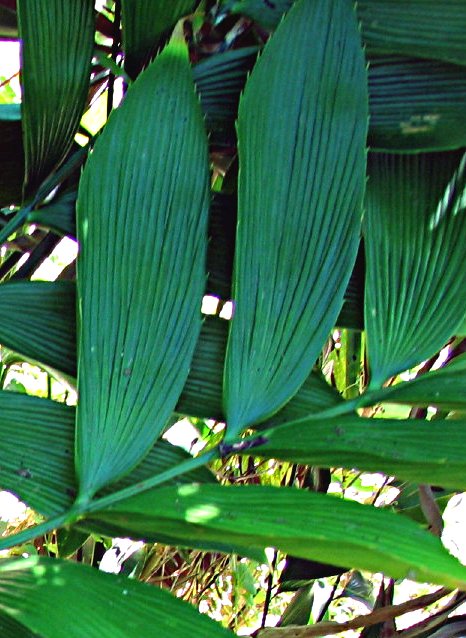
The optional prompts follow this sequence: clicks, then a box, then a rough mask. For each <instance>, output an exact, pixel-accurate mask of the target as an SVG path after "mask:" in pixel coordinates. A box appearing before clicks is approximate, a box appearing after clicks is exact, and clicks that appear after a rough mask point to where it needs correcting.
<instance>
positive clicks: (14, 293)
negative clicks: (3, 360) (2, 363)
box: [0, 281, 76, 375]
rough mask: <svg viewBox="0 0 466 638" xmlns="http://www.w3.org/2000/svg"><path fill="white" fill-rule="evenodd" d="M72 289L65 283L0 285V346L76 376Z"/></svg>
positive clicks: (22, 282) (69, 283)
mask: <svg viewBox="0 0 466 638" xmlns="http://www.w3.org/2000/svg"><path fill="white" fill-rule="evenodd" d="M75 299H76V295H75V286H74V284H73V283H71V282H67V281H54V282H45V281H11V282H7V283H4V284H1V285H0V343H2V344H3V345H4V346H7V348H10V349H11V350H14V351H15V352H19V353H20V354H22V355H24V356H25V357H27V358H29V359H33V360H35V361H39V362H40V363H42V364H44V365H46V366H50V367H52V368H55V369H57V370H59V371H61V372H64V373H65V374H69V375H76V345H75V344H76V318H75V317H76V310H75Z"/></svg>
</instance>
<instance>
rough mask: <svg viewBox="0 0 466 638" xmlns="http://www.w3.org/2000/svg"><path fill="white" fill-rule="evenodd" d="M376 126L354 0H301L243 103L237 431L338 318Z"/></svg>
mask: <svg viewBox="0 0 466 638" xmlns="http://www.w3.org/2000/svg"><path fill="white" fill-rule="evenodd" d="M309 42H312V43H313V46H312V47H310V46H309ZM366 130H367V82H366V74H365V62H364V56H363V52H362V48H361V43H360V38H359V31H358V27H357V22H356V18H355V16H354V15H353V4H352V2H350V1H348V2H346V1H344V2H339V3H333V2H328V1H327V0H316V1H315V2H305V1H302V0H301V1H298V2H297V3H296V4H295V5H294V7H293V8H292V9H291V10H290V11H289V13H288V14H287V16H286V18H285V19H284V21H283V22H282V23H281V25H280V27H279V29H277V31H276V33H275V34H274V36H273V37H272V38H271V39H270V40H269V42H268V44H267V45H266V47H265V49H264V53H263V54H262V56H261V57H260V59H259V61H258V63H257V64H256V66H255V68H254V70H253V72H252V74H251V76H250V79H249V81H248V83H247V86H246V89H245V92H244V95H243V98H242V100H241V104H240V114H239V121H238V138H239V157H240V178H239V194H238V198H239V199H238V230H237V241H236V255H235V274H234V299H235V314H234V318H233V320H232V322H231V324H232V325H231V330H230V335H229V342H228V349H227V356H226V362H225V378H224V405H225V412H226V416H227V423H228V430H227V437H229V438H230V439H231V438H234V437H235V435H236V434H237V433H238V431H240V430H242V429H244V428H245V427H247V426H248V425H251V424H253V423H255V422H257V421H261V420H264V419H265V418H266V417H268V416H270V415H271V414H273V413H274V412H276V411H277V410H278V409H279V408H280V407H281V406H283V405H284V404H285V403H286V402H287V401H288V400H289V399H290V398H291V397H292V396H293V394H295V393H296V391H297V390H298V388H299V387H300V385H301V384H302V383H303V381H304V380H305V379H306V377H307V376H308V375H309V373H310V371H311V369H312V366H313V364H314V362H315V360H316V358H317V355H318V353H319V351H320V349H321V347H322V344H323V342H324V340H325V338H326V337H327V335H328V333H329V331H330V329H331V328H332V326H334V324H335V320H336V318H337V316H338V312H339V311H340V308H341V306H342V302H343V295H344V291H345V288H346V284H347V283H348V280H349V277H350V274H351V270H352V267H353V264H354V260H355V258H356V253H357V249H358V243H359V231H360V216H361V198H362V194H363V189H364V183H365V152H364V145H365V139H366Z"/></svg>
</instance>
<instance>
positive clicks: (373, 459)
mask: <svg viewBox="0 0 466 638" xmlns="http://www.w3.org/2000/svg"><path fill="white" fill-rule="evenodd" d="M465 429H466V421H446V420H440V419H439V420H435V421H423V420H415V419H408V420H395V419H363V418H361V417H358V416H346V417H339V418H334V419H329V418H322V419H319V418H318V417H308V418H303V419H299V420H297V421H296V422H291V423H287V424H286V425H282V426H281V427H278V428H275V429H272V430H267V431H265V432H263V436H264V437H265V439H266V443H264V445H261V446H260V447H257V448H254V454H255V455H257V456H260V457H263V458H274V459H280V460H282V461H290V462H292V463H302V464H303V465H315V466H318V467H346V468H349V469H352V468H356V469H359V470H363V471H369V472H383V473H384V474H388V475H393V476H397V477H398V478H400V479H405V480H407V481H416V482H418V483H427V484H429V485H430V484H434V485H442V486H445V487H452V488H454V489H466V440H465V436H464V432H465ZM248 453H249V454H250V453H251V452H250V451H249V452H248Z"/></svg>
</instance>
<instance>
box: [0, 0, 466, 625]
mask: <svg viewBox="0 0 466 638" xmlns="http://www.w3.org/2000/svg"><path fill="white" fill-rule="evenodd" d="M0 5H1V6H2V7H3V9H2V13H0V18H1V19H2V20H3V21H4V22H5V25H6V26H5V30H4V35H6V36H8V37H13V38H15V37H19V38H20V39H21V41H22V70H21V82H22V103H21V111H19V108H18V107H17V106H15V105H11V104H8V105H2V104H0V127H1V130H2V138H1V139H2V140H5V141H4V142H2V152H1V154H0V162H1V173H0V198H1V205H2V206H4V208H3V211H2V224H3V225H2V228H1V230H0V242H2V243H3V244H4V246H5V250H4V254H3V258H2V264H1V266H0V276H1V277H2V283H1V284H0V301H1V306H0V308H1V312H2V321H1V322H0V342H1V343H2V344H3V346H4V357H3V366H4V370H3V375H2V378H3V379H4V380H5V378H6V377H5V373H6V371H7V369H8V367H9V366H11V364H12V362H13V361H17V360H18V356H19V355H17V354H15V353H20V355H21V357H22V360H25V361H32V362H35V363H39V365H41V366H42V367H43V369H45V370H46V371H47V373H48V374H49V375H50V377H54V378H56V379H59V380H60V381H61V383H62V384H64V385H65V386H66V387H68V388H71V389H73V388H77V390H78V392H79V400H78V404H77V406H73V405H68V404H67V401H66V396H63V397H61V400H58V399H59V398H58V397H52V394H51V393H50V396H49V397H48V398H38V397H34V396H29V395H28V394H24V393H18V392H11V391H9V390H2V391H1V392H0V436H1V442H2V445H1V448H0V485H1V487H2V488H4V489H7V490H10V491H12V492H13V493H15V494H17V495H18V496H19V497H20V498H21V499H22V500H23V501H24V502H25V503H27V504H28V505H29V506H30V507H31V508H33V509H34V510H35V511H36V512H37V513H38V514H40V515H41V516H42V517H43V518H42V519H41V521H40V522H39V523H38V524H37V525H35V526H32V527H30V526H28V527H27V528H26V529H23V530H21V531H17V532H16V533H13V534H10V535H7V536H4V537H3V538H2V539H1V540H0V548H1V549H7V548H11V547H14V546H18V545H19V546H21V545H22V544H24V543H28V542H30V541H31V540H33V539H34V538H49V539H50V536H47V535H50V534H51V533H52V532H53V531H54V530H58V531H57V532H56V540H57V543H56V545H55V546H54V547H55V550H56V553H58V554H59V556H58V557H54V558H52V557H46V556H41V555H37V556H31V557H29V558H26V559H25V558H16V557H8V558H7V557H5V558H4V559H2V561H1V562H0V590H1V598H0V627H2V629H3V631H4V634H5V635H6V636H41V637H44V638H49V637H50V638H52V637H53V638H55V637H61V636H66V637H69V636H83V635H88V636H109V637H110V636H111V637H112V638H113V637H115V636H125V637H132V636H134V637H139V636H140V635H143V633H144V634H148V635H157V636H168V635H170V636H175V637H177V638H181V637H183V636H191V635H192V634H193V632H196V633H197V634H198V635H208V636H213V637H215V636H227V635H232V634H231V632H230V631H228V630H227V629H225V628H223V627H222V626H221V625H220V624H218V623H216V622H214V621H213V620H211V619H209V618H207V617H206V616H203V615H201V614H199V613H198V612H197V611H196V610H195V609H193V608H192V607H191V606H190V605H188V604H186V603H184V602H183V601H180V600H177V599H176V598H175V597H174V596H171V595H170V594H169V593H167V592H165V591H163V590H161V589H159V588H156V587H150V586H149V585H146V584H144V583H141V582H138V580H137V579H136V578H133V579H129V578H127V577H126V576H123V575H120V576H114V575H107V574H103V573H102V572H99V571H97V570H93V569H91V568H89V567H87V566H85V565H79V564H77V563H76V562H75V561H72V560H66V557H67V556H70V555H73V554H74V553H75V551H76V550H77V549H78V548H79V547H80V546H82V545H83V543H85V541H86V539H87V538H88V536H89V534H94V535H95V534H98V535H101V536H103V537H117V536H118V537H122V536H123V537H130V538H133V539H136V540H144V541H145V542H147V543H158V544H165V545H168V546H174V547H177V548H189V549H195V550H202V551H208V552H215V553H217V554H218V553H229V554H235V555H238V556H243V557H250V558H252V559H255V560H257V561H259V562H261V561H264V560H265V557H264V549H265V548H267V547H274V548H277V549H278V550H280V551H282V552H284V553H286V554H287V555H289V557H290V561H291V562H292V561H293V560H301V559H307V560H308V561H317V563H316V562H314V563H309V564H308V571H307V577H306V579H305V580H306V584H308V582H309V580H312V579H313V578H315V577H316V574H317V573H324V572H325V568H323V566H322V564H321V563H324V564H333V565H336V566H337V568H336V570H337V572H338V571H339V572H341V571H343V570H346V569H357V570H366V571H369V572H383V573H385V574H387V575H388V576H390V577H392V578H394V579H403V578H410V579H412V580H418V581H421V582H422V581H425V582H429V583H433V584H438V585H442V586H443V587H445V588H446V589H441V590H440V593H439V592H436V593H435V594H434V597H435V596H437V597H440V596H445V595H446V593H448V591H449V590H455V589H458V590H460V591H461V592H462V591H465V590H466V568H465V567H463V566H462V565H461V564H460V563H459V562H458V561H457V560H456V559H455V558H453V557H452V556H451V555H450V554H449V553H448V552H447V550H446V549H445V548H444V547H443V545H442V543H441V541H440V539H439V538H438V533H439V531H440V530H439V508H440V507H442V504H443V503H444V502H445V500H446V501H448V498H449V497H450V496H451V495H452V494H454V493H455V492H458V491H461V490H464V489H465V487H466V479H465V477H466V472H465V470H466V460H465V458H466V455H465V449H466V440H465V435H464V428H465V427H466V417H465V416H464V410H465V409H466V394H465V392H464V390H465V380H466V358H465V357H466V354H465V353H464V350H465V348H464V341H463V340H462V334H463V333H464V323H465V322H464V319H465V315H466V304H465V299H464V295H463V294H462V293H463V291H464V289H465V286H466V268H465V265H464V255H463V253H464V245H465V242H466V223H465V217H464V209H465V200H464V189H465V171H466V166H465V157H464V151H463V147H464V146H465V145H466V127H465V121H466V120H465V118H464V113H465V106H466V72H465V70H464V65H465V64H466V54H465V51H466V46H465V45H466V5H465V4H464V2H463V0H448V1H444V2H442V3H439V2H434V1H433V0H406V1H405V2H403V3H402V4H400V2H399V1H398V0H383V1H382V0H360V1H359V2H358V5H357V8H356V9H357V10H356V11H355V7H354V6H353V3H352V2H351V1H350V0H332V1H329V0H297V1H296V2H294V3H293V2H291V1H290V0H288V1H287V2H278V1H277V2H265V1H264V2H259V1H255V0H242V1H239V2H230V1H225V2H223V3H216V2H202V3H199V2H195V1H194V0H185V1H181V0H179V1H177V2H174V1H173V0H171V1H167V0H152V1H151V2H148V1H146V2H138V1H136V0H121V3H120V2H116V3H115V4H114V6H113V5H112V6H109V7H103V8H99V11H98V12H97V14H96V12H95V9H94V3H93V2H92V1H91V0H66V1H64V0H47V1H46V0H36V1H35V2H34V3H31V2H27V1H26V0H17V2H16V4H15V3H14V2H10V1H6V0H2V1H1V2H0ZM198 5H199V6H198ZM285 11H286V15H285V17H284V18H283V19H282V14H283V13H284V12H285ZM2 16H6V17H7V18H8V19H6V18H3V17H2ZM16 16H17V21H18V29H19V31H18V34H16V32H15V18H16ZM95 18H97V19H95ZM181 18H185V19H184V20H183V21H182V22H179V20H180V19H181ZM120 22H121V29H120ZM177 24H178V26H176V25H177ZM271 33H272V35H271ZM120 41H121V45H120ZM120 88H121V90H122V91H123V93H125V97H124V99H123V101H122V103H121V105H119V106H117V107H115V108H113V105H114V104H115V105H116V103H117V98H116V94H117V91H118V90H120ZM240 94H241V97H240ZM102 95H104V96H105V97H104V99H106V103H107V106H108V113H109V118H108V123H105V124H104V125H103V127H102V130H101V131H99V132H98V133H94V134H92V133H91V131H90V130H89V129H88V128H86V125H85V122H86V118H84V119H82V116H83V113H84V112H85V111H87V109H88V108H89V107H90V106H91V105H92V104H94V105H95V104H99V100H100V103H101V101H102ZM199 98H200V99H199ZM77 133H79V136H78V137H76V134H77ZM76 140H79V141H80V144H81V145H80V144H78V143H77V141H76ZM367 149H369V152H368V150H367ZM82 167H83V168H82ZM63 236H68V237H76V238H77V240H78V242H79V247H80V255H79V258H78V263H77V276H76V282H75V281H74V272H73V265H72V266H71V267H69V268H67V269H66V271H65V272H64V274H63V276H62V280H60V281H54V282H42V281H33V280H31V276H32V275H33V274H34V272H35V271H36V270H37V268H38V266H39V265H40V264H41V263H42V262H43V261H44V259H45V258H46V257H48V256H49V255H50V253H51V252H52V250H53V249H54V248H55V246H56V245H57V244H58V243H59V241H60V240H61V238H62V237H63ZM361 238H362V239H361ZM22 254H24V255H26V256H25V257H24V258H23V259H22V260H21V261H20V258H21V256H22ZM206 293H209V294H211V295H214V296H216V297H217V298H218V299H219V300H221V301H222V304H223V303H225V302H227V301H232V302H233V304H232V305H233V317H232V319H231V320H229V321H226V320H224V319H221V318H220V317H219V316H215V317H210V318H208V319H204V321H203V320H202V315H201V312H200V308H201V302H202V299H203V296H204V295H205V294H206ZM75 313H76V315H77V321H76V320H75ZM335 328H336V329H337V330H336V331H335ZM332 335H333V336H332ZM76 344H77V346H76ZM6 348H7V349H8V350H6ZM440 351H442V353H443V362H445V360H446V361H447V363H448V365H441V363H442V361H441V360H440V359H439V352H440ZM434 364H436V365H435V366H434ZM433 367H437V368H438V369H435V370H431V369H432V368H433ZM400 375H403V376H400ZM406 379H409V380H406ZM386 403H391V404H399V405H407V406H409V407H410V409H411V411H410V412H409V418H402V419H396V418H382V419H380V418H375V417H376V416H380V414H379V411H380V405H383V404H386ZM428 408H429V410H428ZM432 414H435V416H432ZM180 415H187V416H189V417H191V418H193V419H198V422H197V423H198V429H199V432H200V438H203V439H204V441H207V444H206V445H205V446H204V449H203V450H202V452H201V453H200V454H197V455H194V454H190V453H188V452H185V451H184V450H182V449H181V448H179V447H176V446H174V445H172V444H169V443H167V442H166V441H164V440H162V439H161V437H162V435H163V434H164V432H165V431H166V429H167V428H168V427H169V426H171V425H172V424H173V423H174V421H176V420H179V418H180ZM452 416H454V417H455V418H452ZM209 419H213V420H214V421H215V423H219V422H222V423H225V424H226V426H225V428H224V429H223V430H221V432H222V434H221V435H219V430H218V428H216V429H215V430H214V429H213V428H212V427H211V426H209V424H210V423H211V421H209ZM243 457H246V458H252V459H253V463H254V459H263V460H264V459H265V460H270V462H273V460H279V461H280V462H287V463H289V464H291V465H292V466H294V468H295V472H294V474H293V476H292V480H291V482H289V481H288V483H287V484H286V485H284V486H281V487H278V486H277V485H267V484H263V483H264V482H263V483H262V484H260V481H257V480H254V481H249V484H236V485H228V484H227V483H228V482H234V481H228V480H227V479H226V477H225V476H224V477H223V478H222V480H219V477H218V475H216V474H215V473H214V472H212V469H215V468H217V469H218V467H219V465H222V464H223V465H224V466H225V464H227V465H228V463H229V464H230V467H233V468H234V467H235V466H238V464H241V463H242V458H243ZM303 466H304V467H305V468H308V467H312V468H316V469H315V470H314V471H315V473H317V474H319V472H320V475H321V478H322V477H324V480H321V481H319V480H315V481H314V488H315V489H299V488H298V485H300V486H303V485H307V486H309V474H307V476H308V479H307V481H303V480H301V481H298V480H297V478H296V477H297V475H298V468H300V470H302V467H303ZM209 468H210V469H209ZM329 468H332V469H333V468H346V469H347V470H354V469H357V470H360V471H368V472H380V473H383V474H385V475H386V476H387V482H388V481H391V483H392V484H393V485H396V486H397V487H398V492H399V497H398V502H393V503H392V504H391V507H385V508H382V507H375V506H373V505H367V504H366V505H364V504H360V503H357V502H354V501H352V500H350V499H347V498H338V497H336V496H334V495H333V496H332V495H330V494H326V493H325V492H326V491H327V489H328V484H329V480H328V472H327V470H328V469H329ZM306 472H307V470H306ZM325 477H326V478H325ZM390 477H391V478H390ZM254 478H257V477H254ZM395 478H396V479H397V481H398V482H397V483H395V482H394V481H395ZM284 482H285V481H284ZM246 483H247V481H246ZM252 483H256V484H252ZM418 485H419V486H420V487H419V491H417V486H418ZM429 486H440V487H441V488H443V491H442V492H438V494H437V496H442V497H443V499H444V500H443V501H440V499H437V498H436V497H435V496H436V492H433V491H432V489H430V487H429ZM322 492H324V493H322ZM418 493H419V494H420V496H419V497H416V494H418ZM413 494H414V497H413V496H412V495H413ZM408 495H411V500H410V498H408ZM421 506H422V508H423V511H424V512H426V515H427V521H425V520H424V521H423V520H422V518H421V522H418V521H416V520H411V518H418V517H419V511H420V507H421ZM428 525H430V526H431V528H432V531H434V532H437V535H436V534H435V533H431V531H429V530H427V529H426V527H427V526H428ZM293 557H294V559H293ZM310 565H311V566H312V565H313V567H312V569H311V567H310ZM316 565H317V568H316ZM316 569H317V571H316ZM319 569H320V570H321V571H320V572H319V571H318V570H319ZM322 569H324V572H322ZM337 572H335V571H333V572H332V570H331V568H330V573H337ZM462 600H463V595H462V594H455V595H454V597H453V598H452V599H450V603H449V605H450V606H449V607H448V611H450V610H451V609H453V608H454V607H455V606H457V605H458V604H459V603H460V602H461V601H462ZM429 601H430V602H432V600H431V599H429ZM423 602H425V603H426V604H427V601H423ZM377 605H378V606H379V607H383V606H384V602H383V600H382V599H380V600H378V602H377ZM445 609H447V608H445ZM376 612H377V610H376V611H375V612H374V613H376ZM442 613H443V614H444V616H445V615H446V612H445V610H444V611H443V612H442ZM395 615H396V613H395ZM308 617H309V614H307V618H308ZM391 618H393V615H392V616H391ZM376 619H377V620H374V622H379V623H380V622H382V620H383V621H385V620H386V619H387V616H385V617H384V616H383V614H382V615H380V614H379V616H376ZM356 622H359V621H356ZM439 622H445V623H446V624H445V631H447V629H448V627H449V629H448V631H450V633H445V634H442V635H454V634H452V633H451V625H452V624H453V625H454V624H455V623H454V621H451V620H447V621H445V618H444V617H442V618H441V619H440V620H439V619H438V618H436V625H437V626H438V624H439ZM304 624H307V620H305V621H304ZM358 626H361V625H358ZM453 630H455V627H453ZM269 631H270V630H269ZM273 631H275V632H278V633H277V635H280V632H282V634H283V635H286V633H283V632H286V629H283V628H278V629H275V630H273ZM313 631H314V632H317V633H309V628H308V627H306V628H303V633H302V634H300V633H299V632H298V633H295V634H293V635H303V636H307V635H322V633H323V632H325V631H327V632H328V631H331V629H329V627H328V626H319V625H317V626H316V627H315V628H313ZM422 631H424V634H423V635H426V636H427V635H429V631H430V626H426V627H424V628H423V629H422ZM306 632H308V633H306ZM318 632H320V633H318ZM263 635H266V633H265V632H264V634H263ZM270 635H272V634H270ZM273 635H275V634H273ZM363 635H368V634H367V633H364V632H363ZM374 635H375V634H374Z"/></svg>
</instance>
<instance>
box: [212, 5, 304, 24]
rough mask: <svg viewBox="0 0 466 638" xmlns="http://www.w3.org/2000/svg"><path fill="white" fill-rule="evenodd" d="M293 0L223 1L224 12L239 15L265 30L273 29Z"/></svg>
mask: <svg viewBox="0 0 466 638" xmlns="http://www.w3.org/2000/svg"><path fill="white" fill-rule="evenodd" d="M293 2H294V0H273V2H267V1H266V0H225V1H224V2H223V3H222V5H223V7H224V10H226V11H231V12H232V13H241V14H243V15H245V16H247V17H248V18H251V19H252V20H255V21H256V22H258V23H259V24H260V25H261V26H263V27H265V28H266V29H275V27H276V26H277V25H278V23H279V22H280V20H281V19H282V16H283V14H284V13H285V11H288V9H289V8H290V7H291V5H292V4H293Z"/></svg>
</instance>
